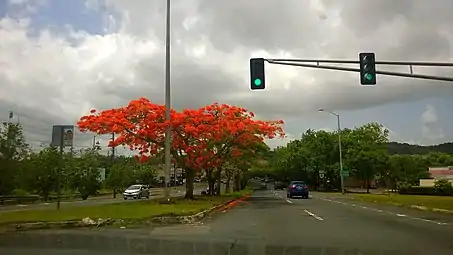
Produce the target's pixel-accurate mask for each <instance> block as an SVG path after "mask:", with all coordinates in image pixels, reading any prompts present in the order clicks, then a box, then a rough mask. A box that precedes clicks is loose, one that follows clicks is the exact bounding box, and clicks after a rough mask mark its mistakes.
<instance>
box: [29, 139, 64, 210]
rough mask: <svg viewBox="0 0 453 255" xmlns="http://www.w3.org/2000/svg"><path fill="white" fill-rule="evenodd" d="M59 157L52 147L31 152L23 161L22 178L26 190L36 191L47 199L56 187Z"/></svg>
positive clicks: (59, 165) (59, 164)
mask: <svg viewBox="0 0 453 255" xmlns="http://www.w3.org/2000/svg"><path fill="white" fill-rule="evenodd" d="M61 159H62V157H61V154H60V153H59V152H58V150H57V149H56V148H52V147H49V148H45V149H44V150H42V151H40V152H38V153H34V154H31V155H30V157H29V158H28V159H27V160H25V162H24V180H25V181H26V186H27V188H28V190H30V191H33V192H36V193H37V194H38V195H40V196H42V197H43V199H44V200H45V201H47V200H48V198H49V195H50V193H51V192H53V191H56V189H57V176H58V174H59V171H60V170H61V169H60V167H61V165H62V164H61Z"/></svg>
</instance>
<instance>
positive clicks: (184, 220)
mask: <svg viewBox="0 0 453 255" xmlns="http://www.w3.org/2000/svg"><path fill="white" fill-rule="evenodd" d="M248 197H250V195H244V196H242V197H240V198H235V199H232V200H229V201H227V202H224V203H221V204H219V205H216V206H214V207H211V208H209V209H206V210H204V211H201V212H199V213H196V214H194V215H188V216H176V217H171V216H163V217H156V218H153V219H152V220H151V222H153V223H160V224H193V223H195V222H197V221H200V220H202V219H203V218H205V217H206V216H208V215H210V214H211V213H212V212H214V211H216V210H218V209H220V208H224V209H230V208H232V207H233V206H235V205H237V203H238V202H239V201H243V200H245V199H247V198H248ZM222 211H225V210H222Z"/></svg>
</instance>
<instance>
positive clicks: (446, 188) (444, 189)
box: [434, 179, 453, 195]
mask: <svg viewBox="0 0 453 255" xmlns="http://www.w3.org/2000/svg"><path fill="white" fill-rule="evenodd" d="M434 192H436V193H438V194H446V195H451V194H453V186H452V185H451V182H449V181H448V180H445V179H441V180H437V181H436V182H435V183H434Z"/></svg>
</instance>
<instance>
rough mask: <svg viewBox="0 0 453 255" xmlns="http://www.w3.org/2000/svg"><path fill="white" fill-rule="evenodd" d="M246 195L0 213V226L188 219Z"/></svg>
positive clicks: (238, 193)
mask: <svg viewBox="0 0 453 255" xmlns="http://www.w3.org/2000/svg"><path fill="white" fill-rule="evenodd" d="M244 194H246V192H245V191H244V192H237V193H233V194H229V195H222V196H218V197H216V196H196V197H195V200H185V199H183V198H176V199H174V200H173V202H172V203H169V204H163V203H160V201H162V200H157V199H156V200H142V201H136V202H122V203H116V204H106V205H94V206H80V207H68V208H65V207H64V205H63V207H62V208H60V210H56V209H41V210H24V211H13V212H0V225H5V224H11V223H25V222H56V221H67V220H81V219H83V218H85V217H90V218H91V219H98V218H102V219H106V218H112V219H124V220H137V221H140V220H145V219H149V218H153V217H157V216H184V215H192V214H195V213H198V212H200V211H203V210H206V209H209V208H211V207H213V206H215V205H218V204H221V203H224V202H227V201H229V200H231V199H235V198H238V197H241V196H243V195H244Z"/></svg>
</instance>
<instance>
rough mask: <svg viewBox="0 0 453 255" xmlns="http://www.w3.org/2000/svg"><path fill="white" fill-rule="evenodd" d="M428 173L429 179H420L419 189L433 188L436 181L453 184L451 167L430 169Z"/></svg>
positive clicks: (452, 169) (452, 168)
mask: <svg viewBox="0 0 453 255" xmlns="http://www.w3.org/2000/svg"><path fill="white" fill-rule="evenodd" d="M428 172H429V174H430V176H431V179H420V187H433V186H434V183H435V182H436V181H437V180H442V179H446V180H449V181H450V182H451V183H452V184H453V166H446V167H430V168H429V169H428Z"/></svg>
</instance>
